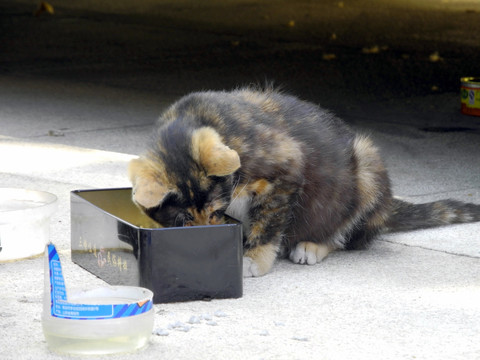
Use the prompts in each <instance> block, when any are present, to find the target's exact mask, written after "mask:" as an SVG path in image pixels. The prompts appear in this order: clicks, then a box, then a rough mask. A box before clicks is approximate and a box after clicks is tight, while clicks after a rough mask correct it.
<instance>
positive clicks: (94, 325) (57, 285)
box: [42, 244, 154, 355]
mask: <svg viewBox="0 0 480 360" xmlns="http://www.w3.org/2000/svg"><path fill="white" fill-rule="evenodd" d="M152 298H153V293H152V292H151V291H150V290H148V289H144V288H140V287H134V286H114V287H100V288H95V289H92V290H83V291H78V292H75V293H72V294H68V295H67V290H66V286H65V280H64V277H63V273H62V265H61V263H60V258H59V256H58V253H57V251H56V249H55V246H54V245H52V244H48V245H47V246H46V249H45V289H44V302H43V315H42V325H43V332H44V335H45V339H46V340H47V344H48V347H49V348H50V349H51V350H52V351H55V352H59V353H67V354H77V355H101V354H113V353H122V352H133V351H135V350H137V349H140V348H142V347H144V346H145V345H147V344H148V340H149V339H150V336H151V334H152V330H153V320H154V311H153V302H152Z"/></svg>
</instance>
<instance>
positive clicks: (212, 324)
mask: <svg viewBox="0 0 480 360" xmlns="http://www.w3.org/2000/svg"><path fill="white" fill-rule="evenodd" d="M207 325H210V326H217V325H218V324H217V322H216V321H213V320H210V321H207Z"/></svg>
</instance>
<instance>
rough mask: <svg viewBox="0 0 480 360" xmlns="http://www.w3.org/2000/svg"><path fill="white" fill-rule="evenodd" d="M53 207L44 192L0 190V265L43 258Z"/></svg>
mask: <svg viewBox="0 0 480 360" xmlns="http://www.w3.org/2000/svg"><path fill="white" fill-rule="evenodd" d="M56 206H57V197H56V196H55V195H53V194H50V193H48V192H45V191H35V190H26V189H15V188H0V263H1V262H6V261H14V260H19V259H24V258H28V257H31V256H36V255H41V254H42V252H43V251H44V249H45V245H46V244H47V243H48V242H49V237H50V217H51V216H52V214H53V213H54V211H55V209H56Z"/></svg>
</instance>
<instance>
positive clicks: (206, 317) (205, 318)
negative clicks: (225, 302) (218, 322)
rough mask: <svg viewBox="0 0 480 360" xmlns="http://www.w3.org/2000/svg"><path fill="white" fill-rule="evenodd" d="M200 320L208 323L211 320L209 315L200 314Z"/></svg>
mask: <svg viewBox="0 0 480 360" xmlns="http://www.w3.org/2000/svg"><path fill="white" fill-rule="evenodd" d="M200 318H201V319H203V320H207V321H209V320H212V315H210V314H202V315H200Z"/></svg>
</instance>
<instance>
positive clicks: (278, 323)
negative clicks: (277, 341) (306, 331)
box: [273, 321, 285, 326]
mask: <svg viewBox="0 0 480 360" xmlns="http://www.w3.org/2000/svg"><path fill="white" fill-rule="evenodd" d="M273 323H274V324H275V326H285V323H284V322H281V321H274V322H273Z"/></svg>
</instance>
